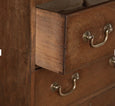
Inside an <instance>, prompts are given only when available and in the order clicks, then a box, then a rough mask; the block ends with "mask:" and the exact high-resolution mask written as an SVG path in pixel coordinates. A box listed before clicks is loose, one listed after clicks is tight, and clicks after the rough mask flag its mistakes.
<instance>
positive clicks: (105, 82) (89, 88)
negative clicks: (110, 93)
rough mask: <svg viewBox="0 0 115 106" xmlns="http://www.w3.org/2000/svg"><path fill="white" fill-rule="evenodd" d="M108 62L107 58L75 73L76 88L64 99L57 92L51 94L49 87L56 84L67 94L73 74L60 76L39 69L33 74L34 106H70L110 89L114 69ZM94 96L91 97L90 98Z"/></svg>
mask: <svg viewBox="0 0 115 106" xmlns="http://www.w3.org/2000/svg"><path fill="white" fill-rule="evenodd" d="M108 60H109V58H108V57H107V58H106V59H103V60H101V61H97V63H95V64H92V65H91V66H89V67H87V68H83V69H79V70H78V71H76V72H78V73H79V76H80V79H79V80H78V81H77V88H76V89H75V90H74V91H73V92H72V94H70V95H68V96H65V97H62V96H60V95H59V93H58V91H56V92H53V91H52V90H51V88H50V86H51V84H52V83H54V82H57V83H58V84H60V85H61V86H62V91H63V92H68V91H69V90H71V88H72V86H73V83H72V79H71V76H72V75H73V74H74V73H75V72H73V73H70V74H67V75H60V74H56V73H53V72H50V71H47V70H45V69H39V70H38V71H37V72H36V73H35V94H36V96H35V104H36V105H35V106H39V105H40V106H46V105H48V106H49V105H50V106H56V105H57V104H58V106H71V105H72V104H74V103H75V104H76V103H79V101H80V100H82V99H84V98H87V97H88V99H90V95H93V94H94V93H96V92H98V91H100V90H102V92H103V89H106V90H108V89H110V88H112V87H113V86H115V67H112V66H110V65H109V62H108ZM102 92H100V93H98V95H99V94H101V93H102ZM96 95H97V94H96ZM96 95H93V96H91V98H92V97H94V96H96ZM73 106H76V105H73Z"/></svg>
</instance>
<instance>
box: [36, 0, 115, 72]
mask: <svg viewBox="0 0 115 106" xmlns="http://www.w3.org/2000/svg"><path fill="white" fill-rule="evenodd" d="M114 29H115V2H114V1H111V2H108V3H105V4H102V5H99V6H95V7H91V8H88V9H83V10H81V11H76V12H72V13H71V12H69V13H56V12H51V11H48V10H44V9H39V8H37V9H36V65H38V66H40V67H43V68H46V69H48V70H51V71H53V72H57V73H63V72H68V71H72V70H76V69H78V67H81V66H83V65H85V64H88V63H90V62H92V61H95V60H96V59H100V58H101V57H103V56H106V55H109V54H112V52H113V49H115V31H114ZM84 39H85V40H86V41H85V40H84Z"/></svg>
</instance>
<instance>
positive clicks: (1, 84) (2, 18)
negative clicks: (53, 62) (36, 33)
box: [0, 0, 33, 106]
mask: <svg viewBox="0 0 115 106" xmlns="http://www.w3.org/2000/svg"><path fill="white" fill-rule="evenodd" d="M32 2H33V0H26V1H24V0H11V1H9V0H5V1H4V0H0V48H1V49H2V50H3V55H2V56H1V57H0V92H1V93H0V106H30V105H31V53H30V52H31V43H30V42H31V28H30V25H31V24H30V23H31V22H30V21H31V19H30V17H31V13H30V10H31V9H32V8H30V5H31V6H32V5H33V4H31V3H32Z"/></svg>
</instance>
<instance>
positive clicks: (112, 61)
mask: <svg viewBox="0 0 115 106" xmlns="http://www.w3.org/2000/svg"><path fill="white" fill-rule="evenodd" d="M109 63H110V65H111V66H114V67H115V50H114V56H113V57H111V58H110V59H109Z"/></svg>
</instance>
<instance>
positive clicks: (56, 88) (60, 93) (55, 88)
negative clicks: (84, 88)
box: [51, 73, 79, 96]
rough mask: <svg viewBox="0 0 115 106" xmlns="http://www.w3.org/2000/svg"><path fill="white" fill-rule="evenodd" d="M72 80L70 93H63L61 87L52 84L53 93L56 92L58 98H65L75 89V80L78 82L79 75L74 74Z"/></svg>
mask: <svg viewBox="0 0 115 106" xmlns="http://www.w3.org/2000/svg"><path fill="white" fill-rule="evenodd" d="M72 80H73V87H72V89H71V90H70V91H68V92H66V93H63V92H62V87H61V85H59V84H57V83H53V84H51V89H52V90H53V91H58V92H59V95H60V96H67V95H69V94H71V93H72V92H73V91H74V90H75V89H76V82H77V80H79V74H78V73H75V74H74V75H73V76H72Z"/></svg>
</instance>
